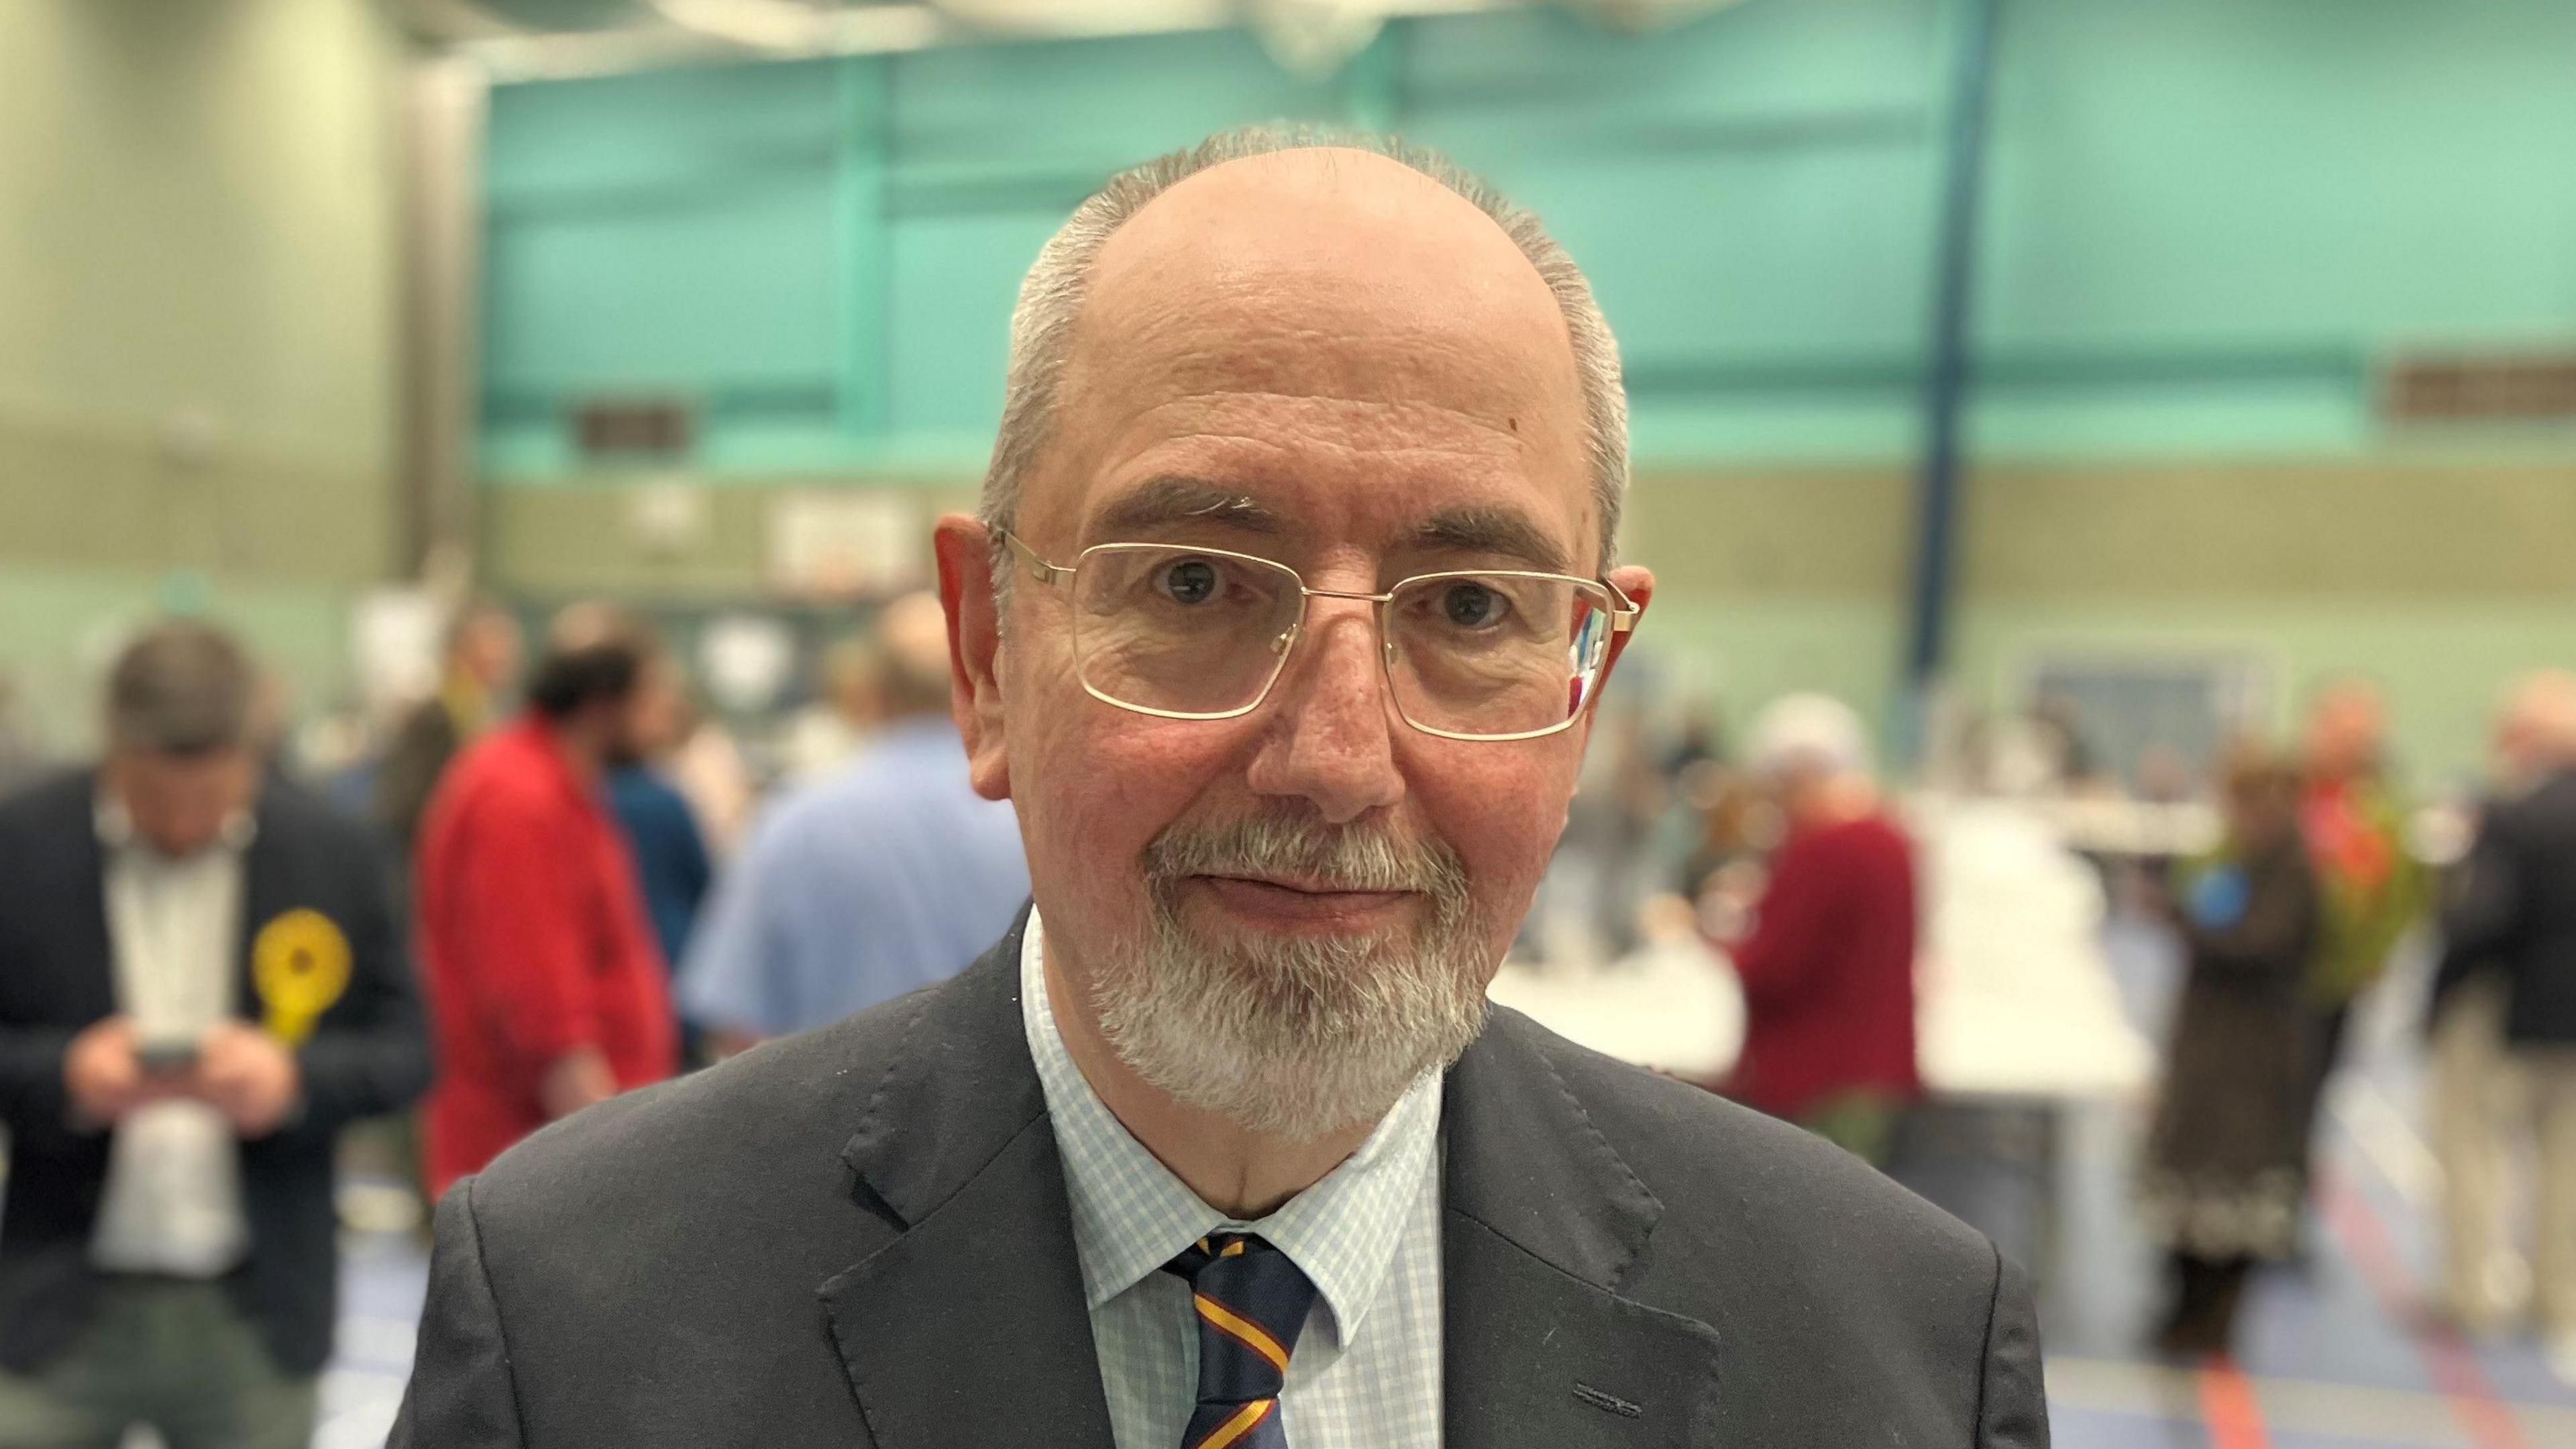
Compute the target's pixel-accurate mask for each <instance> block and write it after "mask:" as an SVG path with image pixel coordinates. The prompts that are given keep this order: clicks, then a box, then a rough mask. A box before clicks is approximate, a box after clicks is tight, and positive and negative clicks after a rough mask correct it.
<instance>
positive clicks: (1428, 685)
mask: <svg viewBox="0 0 2576 1449" xmlns="http://www.w3.org/2000/svg"><path fill="white" fill-rule="evenodd" d="M1386 627H1387V649H1388V662H1389V664H1390V666H1391V668H1390V670H1389V673H1390V675H1391V676H1392V677H1393V679H1394V681H1395V706H1396V708H1397V709H1399V710H1401V711H1403V713H1404V717H1405V718H1406V719H1409V720H1411V721H1412V722H1413V723H1415V724H1416V725H1419V726H1421V727H1422V728H1424V729H1431V730H1438V731H1440V732H1442V733H1444V734H1453V735H1477V736H1498V735H1525V734H1534V733H1538V732H1540V731H1543V730H1550V729H1554V728H1556V727H1557V726H1559V725H1562V724H1564V723H1565V722H1566V721H1567V720H1570V719H1572V718H1574V716H1575V715H1577V714H1579V713H1581V712H1582V710H1583V707H1584V705H1586V704H1588V703H1590V702H1591V698H1592V687H1593V684H1594V683H1595V682H1596V681H1597V680H1599V678H1600V677H1601V663H1602V660H1603V658H1604V657H1605V656H1606V654H1607V653H1608V645H1609V640H1610V595H1609V592H1608V591H1607V590H1605V589H1602V588H1601V587H1599V586H1598V585H1594V584H1588V583H1583V582H1581V581H1579V580H1575V579H1567V578H1557V577H1554V576H1532V575H1525V574H1509V573H1502V574H1434V575H1431V576H1429V577H1426V578H1418V579H1412V580H1408V581H1407V582H1406V583H1405V584H1404V585H1403V586H1402V587H1400V588H1399V589H1397V591H1396V595H1395V597H1394V598H1393V599H1391V600H1389V601H1388V603H1387V623H1386Z"/></svg>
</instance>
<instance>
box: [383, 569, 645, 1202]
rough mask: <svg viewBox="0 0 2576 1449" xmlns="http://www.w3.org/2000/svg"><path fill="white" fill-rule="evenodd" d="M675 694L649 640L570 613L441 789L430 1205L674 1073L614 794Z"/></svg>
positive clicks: (423, 852) (426, 943)
mask: <svg viewBox="0 0 2576 1449" xmlns="http://www.w3.org/2000/svg"><path fill="white" fill-rule="evenodd" d="M676 687H677V684H676V681H675V680H674V679H673V678H672V677H671V665H670V662H669V661H668V659H667V658H666V657H665V656H664V655H663V654H662V653H661V651H660V649H659V647H658V646H657V645H656V644H655V643H654V642H653V640H652V638H651V636H650V635H649V634H648V633H646V632H645V631H644V630H643V629H641V628H640V627H638V626H636V625H634V624H632V623H630V622H628V621H625V620H623V619H620V618H618V617H616V616H614V615H612V614H609V613H607V612H605V611H602V610H599V609H597V608H595V607H577V608H576V609H574V610H570V611H567V612H566V614H565V616H564V617H563V618H562V619H560V620H558V621H557V624H556V628H555V631H554V638H553V640H552V641H551V643H550V647H549V650H548V652H547V655H546V657H545V658H544V659H543V660H542V661H541V662H540V663H539V664H538V666H537V671H536V674H535V677H534V678H533V679H532V680H531V681H530V683H529V686H528V708H527V711H526V712H525V714H523V715H522V716H521V717H520V718H519V719H518V720H516V721H515V722H513V723H511V724H509V725H507V726H505V727H503V728H501V729H498V730H495V731H493V732H492V733H491V734H489V735H487V736H485V737H484V738H483V739H482V740H481V741H480V742H478V743H477V744H475V745H474V746H472V747H471V748H470V749H468V750H467V751H466V752H465V753H464V754H462V755H460V756H458V757H457V760H456V762H455V763H454V764H453V765H452V766H450V767H449V769H448V771H447V774H446V776H445V778H443V779H442V780H441V781H440V782H439V785H438V789H437V792H436V794H435V795H434V797H433V798H432V800H431V802H430V807H429V815H428V819H427V821H426V823H425V825H424V827H423V830H422V836H421V847H420V853H419V856H418V859H417V863H416V866H415V876H416V880H415V885H416V889H417V891H418V895H417V901H418V913H419V914H418V920H419V934H420V957H421V961H422V964H423V967H424V968H425V970H426V971H427V973H428V984H429V988H430V989H429V998H430V1007H431V1018H432V1022H433V1025H434V1028H435V1039H436V1044H437V1056H438V1081H437V1084H436V1086H434V1087H433V1088H432V1089H431V1091H430V1096H429V1103H428V1110H427V1120H426V1126H425V1132H424V1141H423V1155H424V1157H425V1159H426V1161H425V1164H424V1166H425V1175H426V1179H427V1182H426V1186H427V1189H428V1192H429V1194H430V1196H431V1197H432V1198H433V1199H435V1198H436V1197H438V1196H439V1195H441V1194H443V1193H444V1192H445V1191H446V1190H447V1188H448V1187H449V1186H450V1185H451V1184H453V1183H454V1182H455V1181H456V1180H457V1179H458V1178H460V1177H464V1176H468V1175H470V1174H472V1173H475V1172H479V1171H481V1170H482V1168H483V1166H484V1165H485V1164H486V1163H488V1162H490V1161H491V1160H492V1159H493V1158H494V1157H496V1156H498V1155H499V1154H500V1153H501V1151H502V1150H503V1149H504V1148H507V1147H508V1146H510V1144H512V1143H513V1142H516V1141H518V1140H519V1139H520V1138H522V1137H524V1136H526V1135H527V1134H529V1133H530V1132H533V1131H535V1130H536V1129H537V1128H539V1127H542V1126H544V1125H545V1124H546V1123H548V1122H550V1121H552V1120H554V1119H555V1118H558V1117H562V1116H566V1115H568V1114H570V1113H573V1112H576V1111H579V1110H580V1109H581V1108H583V1107H586V1106H589V1105H590V1104H591V1103H593V1102H597V1101H601V1100H603V1099H605V1098H608V1097H611V1096H614V1095H616V1094H617V1093H619V1092H621V1091H625V1090H627V1089H629V1088H632V1087H639V1086H643V1085H645V1084H646V1083H649V1082H656V1081H660V1080H661V1079H663V1078H665V1077H668V1076H670V1075H671V1074H672V1072H673V1071H674V1070H675V1069H676V1068H677V1065H678V1039H677V1031H676V1027H675V1025H674V1019H673V1017H672V1014H671V1006H670V999H669V987H668V979H669V977H668V971H667V968H665V966H664V965H663V962H662V957H661V949H660V947H659V946H657V945H656V944H655V942H654V938H653V930H652V926H651V923H650V921H649V919H648V917H647V915H646V912H645V907H644V900H643V894H642V891H641V889H640V888H639V887H638V885H637V884H636V878H635V867H634V862H633V860H632V859H631V858H630V857H629V855H628V853H627V848H626V845H625V841H624V839H623V837H622V836H620V835H619V834H618V830H617V825H616V821H615V819H614V818H613V817H612V816H611V815H610V814H609V812H608V808H607V805H606V803H605V798H604V795H603V786H602V779H603V776H604V773H605V770H606V768H607V766H608V765H609V764H610V763H611V762H612V761H614V760H616V759H618V758H620V757H622V756H624V755H626V754H631V753H632V752H633V743H634V742H633V740H632V738H631V736H632V733H633V730H634V722H635V720H636V719H637V718H638V717H639V716H640V715H642V714H643V713H645V706H646V705H647V704H648V703H649V699H650V696H651V695H652V693H653V692H655V691H663V690H669V689H672V688H676Z"/></svg>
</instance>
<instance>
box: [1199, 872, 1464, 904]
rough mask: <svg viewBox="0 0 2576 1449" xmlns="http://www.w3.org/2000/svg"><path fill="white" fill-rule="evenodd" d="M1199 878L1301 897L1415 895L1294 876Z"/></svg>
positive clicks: (1362, 898) (1356, 898) (1371, 897)
mask: <svg viewBox="0 0 2576 1449" xmlns="http://www.w3.org/2000/svg"><path fill="white" fill-rule="evenodd" d="M1197 878H1198V879H1200V880H1204V881H1218V882H1223V883H1226V884H1231V885H1247V886H1267V887H1269V888H1270V889H1272V890H1280V891H1293V892H1295V893H1296V894H1298V895H1301V896H1345V897H1349V898H1350V899H1353V900H1370V899H1378V898H1389V899H1391V898H1393V897H1396V896H1409V895H1411V894H1413V892H1411V891H1406V890H1364V889H1355V888H1353V887H1350V886H1337V885H1333V884H1331V883H1330V882H1327V881H1318V880H1300V879H1298V878H1296V877H1294V876H1277V875H1222V874H1215V875H1203V876H1199V877H1197Z"/></svg>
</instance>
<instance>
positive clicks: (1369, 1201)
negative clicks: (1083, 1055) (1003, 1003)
mask: <svg viewBox="0 0 2576 1449" xmlns="http://www.w3.org/2000/svg"><path fill="white" fill-rule="evenodd" d="M1044 950H1045V948H1044V944H1043V939H1042V934H1041V932H1040V929H1039V923H1038V917H1037V913H1036V911H1035V910H1032V911H1031V912H1030V913H1029V924H1028V931H1027V933H1026V935H1025V937H1024V938H1023V941H1022V945H1021V948H1020V1015H1021V1021H1022V1025H1023V1026H1024V1027H1025V1028H1026V1030H1027V1034H1028V1042H1029V1054H1030V1055H1031V1056H1032V1057H1033V1058H1035V1059H1036V1062H1037V1069H1038V1081H1039V1084H1040V1085H1041V1086H1042V1087H1043V1088H1044V1089H1045V1092H1046V1100H1047V1111H1048V1113H1049V1115H1050V1116H1051V1117H1052V1119H1053V1123H1054V1127H1055V1136H1056V1146H1057V1150H1058V1152H1059V1154H1060V1155H1061V1156H1062V1157H1063V1159H1064V1176H1065V1189H1066V1195H1067V1197H1068V1198H1069V1199H1070V1200H1071V1203H1072V1208H1073V1241H1074V1248H1075V1252H1076V1254H1077V1256H1079V1257H1080V1258H1081V1260H1082V1282H1083V1291H1084V1294H1085V1297H1086V1299H1087V1301H1088V1303H1089V1306H1090V1307H1091V1308H1092V1309H1094V1310H1097V1309H1099V1307H1100V1306H1101V1305H1102V1304H1104V1303H1107V1302H1108V1301H1109V1300H1111V1299H1113V1298H1116V1297H1117V1296H1118V1295H1119V1294H1121V1293H1124V1292H1126V1291H1127V1290H1128V1289H1130V1288H1132V1287H1134V1286H1135V1285H1136V1284H1137V1283H1139V1282H1141V1281H1142V1280H1144V1279H1145V1278H1146V1277H1148V1276H1149V1275H1151V1274H1153V1273H1155V1272H1157V1271H1159V1270H1161V1268H1162V1266H1163V1265H1164V1264H1165V1263H1168V1262H1170V1261H1171V1260H1172V1259H1173V1258H1174V1257H1175V1256H1177V1255H1178V1254H1179V1253H1180V1251H1181V1250H1182V1249H1184V1248H1186V1247H1188V1246H1189V1245H1190V1244H1192V1243H1194V1242H1197V1241H1198V1240H1199V1239H1200V1238H1203V1237H1205V1236H1207V1235H1208V1234H1209V1233H1211V1232H1216V1231H1219V1230H1228V1231H1242V1232H1253V1233H1258V1234H1260V1235H1261V1237H1262V1239H1263V1240H1264V1241H1265V1242H1268V1243H1269V1244H1270V1245H1271V1246H1273V1247H1275V1248H1277V1249H1279V1250H1280V1251H1281V1252H1283V1253H1286V1254H1287V1255H1288V1258H1289V1261H1291V1262H1293V1263H1295V1264H1296V1265H1297V1267H1298V1268H1299V1270H1300V1271H1302V1272H1304V1273H1305V1275H1306V1276H1307V1278H1308V1279H1310V1280H1312V1281H1313V1283H1314V1285H1315V1288H1316V1291H1317V1292H1318V1293H1320V1294H1321V1295H1322V1296H1323V1299H1324V1302H1325V1304H1326V1305H1327V1306H1328V1307H1330V1308H1331V1309H1332V1312H1333V1323H1334V1328H1335V1331H1336V1334H1337V1336H1338V1337H1339V1338H1340V1340H1341V1341H1342V1342H1344V1343H1348V1342H1350V1341H1351V1339H1352V1337H1353V1336H1354V1335H1356V1334H1357V1333H1358V1332H1359V1329H1360V1324H1361V1322H1362V1320H1363V1319H1365V1318H1366V1317H1367V1315H1368V1310H1369V1305H1370V1304H1372V1303H1374V1302H1376V1301H1377V1297H1378V1289H1379V1287H1380V1286H1381V1285H1382V1284H1383V1283H1384V1281H1385V1279H1386V1272H1387V1267H1388V1265H1389V1264H1390V1263H1391V1262H1392V1261H1393V1260H1394V1257H1395V1249H1396V1246H1397V1244H1398V1243H1399V1242H1400V1241H1401V1240H1402V1238H1403V1235H1404V1228H1405V1224H1406V1222H1407V1219H1408V1217H1409V1215H1410V1213H1411V1210H1412V1208H1413V1205H1414V1203H1415V1201H1416V1197H1417V1195H1418V1194H1419V1193H1421V1192H1422V1191H1423V1190H1424V1189H1425V1186H1426V1184H1427V1183H1428V1182H1429V1180H1430V1172H1431V1159H1432V1156H1433V1150H1434V1148H1435V1147H1436V1146H1437V1145H1438V1142H1439V1135H1440V1091H1441V1079H1440V1074H1439V1073H1437V1072H1433V1073H1430V1074H1428V1075H1426V1076H1425V1077H1424V1078H1423V1079H1422V1080H1421V1081H1419V1082H1417V1083H1415V1084H1414V1085H1413V1087H1412V1089H1411V1090H1409V1091H1407V1092H1406V1093H1405V1094H1404V1096H1403V1097H1402V1098H1400V1099H1399V1100H1398V1101H1397V1102H1396V1104H1395V1107H1394V1109H1393V1110H1392V1111H1390V1112H1388V1113H1387V1114H1386V1117H1385V1119H1384V1120H1382V1121H1380V1122H1379V1123H1378V1125H1377V1129H1376V1130H1375V1131H1373V1132H1371V1133H1370V1134H1369V1137H1368V1140H1367V1141H1366V1142H1363V1143H1362V1144H1360V1147H1359V1150H1358V1151H1356V1152H1354V1153H1352V1154H1351V1155H1350V1156H1349V1157H1347V1158H1345V1159H1343V1161H1342V1163H1341V1165H1340V1166H1338V1167H1336V1168H1334V1169H1333V1170H1332V1171H1331V1172H1330V1173H1328V1174H1326V1175H1325V1177H1324V1178H1323V1180H1322V1181H1320V1182H1318V1183H1316V1184H1315V1185H1314V1186H1312V1187H1310V1188H1308V1189H1306V1190H1305V1191H1304V1192H1301V1193H1299V1194H1297V1195H1296V1196H1295V1197H1293V1198H1290V1199H1289V1200H1288V1201H1287V1202H1286V1203H1285V1204H1283V1205H1281V1206H1280V1208H1279V1209H1278V1210H1277V1211H1276V1212H1273V1213H1272V1214H1271V1215H1270V1216H1268V1217H1266V1218H1263V1219H1261V1220H1259V1221H1257V1222H1242V1221H1238V1220H1236V1219H1232V1218H1228V1217H1227V1216H1226V1215H1225V1214H1223V1213H1221V1212H1219V1211H1217V1210H1216V1209H1215V1208H1212V1207H1210V1206H1208V1205H1207V1204H1206V1203H1205V1202H1203V1201H1201V1200H1200V1199H1199V1196H1198V1194H1196V1193H1194V1192H1192V1191H1191V1190H1190V1188H1189V1185H1188V1184H1186V1183H1184V1182H1182V1181H1181V1180H1180V1179H1179V1178H1178V1177H1175V1176H1173V1175H1172V1171H1171V1169H1169V1168H1167V1167H1165V1166H1163V1164H1162V1162H1161V1161H1160V1160H1158V1159H1157V1158H1156V1157H1155V1156H1154V1154H1153V1153H1152V1152H1151V1151H1149V1150H1147V1148H1146V1147H1145V1145H1144V1144H1143V1143H1141V1142H1138V1141H1137V1140H1136V1138H1135V1136H1134V1134H1132V1133H1130V1132H1129V1131H1128V1130H1127V1128H1126V1126H1125V1125H1124V1124H1123V1123H1121V1122H1120V1121H1119V1120H1118V1118H1117V1115H1116V1114H1115V1113H1113V1112H1111V1111H1110V1110H1109V1107H1108V1104H1107V1103H1104V1102H1102V1101H1101V1100H1100V1094H1099V1093H1097V1092H1095V1091H1093V1090H1092V1087H1091V1083H1090V1082H1089V1081H1088V1080H1087V1079H1085V1078H1084V1076H1083V1075H1082V1069H1081V1068H1080V1067H1079V1066H1078V1065H1076V1064H1075V1062H1074V1060H1073V1055H1072V1053H1071V1052H1070V1051H1069V1050H1068V1049H1067V1048H1066V1047H1065V1044H1064V1036H1063V1034H1062V1033H1061V1032H1060V1031H1059V1030H1058V1029H1057V1027H1056V1021H1055V1013H1054V1012H1053V1010H1052V1009H1051V1008H1050V1007H1049V1006H1048V1004H1047V990H1046V970H1045V965H1044V961H1045V957H1044Z"/></svg>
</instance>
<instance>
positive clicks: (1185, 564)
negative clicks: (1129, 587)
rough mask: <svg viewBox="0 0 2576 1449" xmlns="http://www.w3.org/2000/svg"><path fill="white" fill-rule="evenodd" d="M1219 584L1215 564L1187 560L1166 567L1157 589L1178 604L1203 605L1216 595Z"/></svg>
mask: <svg viewBox="0 0 2576 1449" xmlns="http://www.w3.org/2000/svg"><path fill="white" fill-rule="evenodd" d="M1218 582H1219V580H1218V577H1217V571H1216V565H1215V564H1212V563H1209V562H1208V561H1207V560H1206V559H1203V558H1185V559H1182V560H1180V561H1179V562H1177V563H1173V564H1169V565H1167V566H1165V567H1164V569H1163V572H1162V576H1161V577H1160V578H1159V579H1157V580H1156V581H1155V587H1157V588H1158V589H1160V590H1161V591H1162V593H1163V595H1164V597H1166V598H1168V599H1170V600H1171V601H1172V602H1174V603H1176V604H1203V603H1206V602H1207V601H1208V600H1209V599H1210V598H1211V597H1213V596H1214V595H1215V593H1216V590H1217V584H1218Z"/></svg>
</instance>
